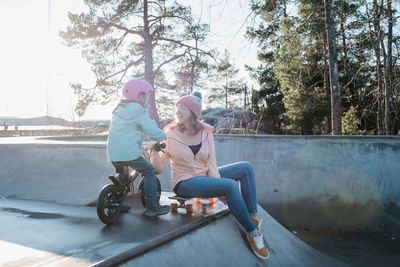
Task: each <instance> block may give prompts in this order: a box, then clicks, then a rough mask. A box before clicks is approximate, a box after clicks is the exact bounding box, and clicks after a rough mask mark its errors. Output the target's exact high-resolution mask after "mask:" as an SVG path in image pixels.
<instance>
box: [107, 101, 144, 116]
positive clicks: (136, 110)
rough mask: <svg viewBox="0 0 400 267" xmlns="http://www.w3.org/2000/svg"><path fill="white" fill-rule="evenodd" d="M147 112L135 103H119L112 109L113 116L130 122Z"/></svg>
mask: <svg viewBox="0 0 400 267" xmlns="http://www.w3.org/2000/svg"><path fill="white" fill-rule="evenodd" d="M145 112H147V110H146V109H145V108H144V107H143V106H142V105H140V104H139V103H136V102H129V103H120V104H118V106H117V107H116V108H115V109H114V111H113V114H116V115H117V116H118V117H120V118H121V119H124V120H132V119H134V118H135V117H137V116H139V115H140V114H143V113H145Z"/></svg>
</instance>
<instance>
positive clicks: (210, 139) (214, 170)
mask: <svg viewBox="0 0 400 267" xmlns="http://www.w3.org/2000/svg"><path fill="white" fill-rule="evenodd" d="M207 135H208V136H207V143H208V153H209V154H208V160H207V167H208V172H207V175H208V177H217V178H220V177H221V175H220V174H219V171H218V167H217V160H216V158H215V144H214V136H213V133H212V132H208V133H207Z"/></svg>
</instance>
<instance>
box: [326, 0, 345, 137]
mask: <svg viewBox="0 0 400 267" xmlns="http://www.w3.org/2000/svg"><path fill="white" fill-rule="evenodd" d="M332 7H333V2H332V0H325V22H326V32H327V37H328V38H327V40H328V53H329V78H330V79H329V81H330V88H331V114H332V134H333V135H342V122H341V117H342V114H341V113H342V112H341V110H342V107H341V104H340V102H341V101H340V87H339V78H338V67H337V55H336V36H335V22H334V19H333V14H332V12H333V11H332Z"/></svg>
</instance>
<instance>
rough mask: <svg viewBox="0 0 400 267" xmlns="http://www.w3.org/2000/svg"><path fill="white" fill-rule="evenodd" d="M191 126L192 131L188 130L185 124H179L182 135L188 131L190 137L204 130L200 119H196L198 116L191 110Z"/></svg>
mask: <svg viewBox="0 0 400 267" xmlns="http://www.w3.org/2000/svg"><path fill="white" fill-rule="evenodd" d="M189 125H190V127H189V128H190V129H187V128H186V126H185V125H184V124H183V123H178V130H179V131H180V132H181V133H184V132H185V131H188V133H189V134H190V135H196V134H198V133H199V132H200V131H201V130H202V129H203V125H202V124H201V123H200V121H199V120H198V119H196V115H195V114H194V113H193V111H191V110H190V122H189Z"/></svg>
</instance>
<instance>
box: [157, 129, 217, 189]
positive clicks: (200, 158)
mask: <svg viewBox="0 0 400 267" xmlns="http://www.w3.org/2000/svg"><path fill="white" fill-rule="evenodd" d="M202 125H203V130H202V138H201V140H202V141H201V148H200V150H199V152H198V153H197V154H196V156H194V155H193V152H192V150H191V149H190V148H189V146H188V145H186V144H185V142H184V141H183V140H182V139H181V138H180V137H179V136H178V135H177V131H178V125H177V123H176V122H172V123H170V124H168V125H167V126H165V127H164V132H165V134H166V136H167V138H166V145H167V147H166V149H165V153H162V152H159V153H158V154H159V156H160V157H157V158H154V157H152V164H153V165H154V168H155V169H156V171H157V173H162V172H164V171H165V169H166V168H167V166H168V162H169V161H171V183H172V188H174V187H175V186H176V185H177V184H178V183H179V182H181V181H184V180H187V179H190V178H192V177H195V176H208V177H216V178H220V177H221V176H220V174H219V172H218V168H217V161H216V159H215V148H214V136H213V133H212V131H213V129H214V128H213V127H212V126H211V125H209V124H206V123H202Z"/></svg>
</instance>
